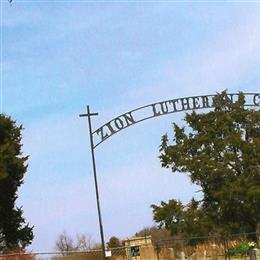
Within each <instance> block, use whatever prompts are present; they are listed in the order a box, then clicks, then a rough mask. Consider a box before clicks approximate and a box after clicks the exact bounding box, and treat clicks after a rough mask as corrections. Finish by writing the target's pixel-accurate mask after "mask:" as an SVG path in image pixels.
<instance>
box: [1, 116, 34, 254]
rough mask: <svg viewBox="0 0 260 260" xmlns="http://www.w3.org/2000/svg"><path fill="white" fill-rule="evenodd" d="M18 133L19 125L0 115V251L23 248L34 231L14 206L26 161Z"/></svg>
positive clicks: (19, 133) (30, 239) (24, 171)
mask: <svg viewBox="0 0 260 260" xmlns="http://www.w3.org/2000/svg"><path fill="white" fill-rule="evenodd" d="M21 131H22V126H16V122H14V121H13V120H11V118H10V117H7V116H5V115H2V114H0V252H1V251H9V250H13V249H17V248H21V249H23V248H25V247H26V246H27V245H29V244H30V243H31V241H32V239H33V232H32V230H33V228H32V227H30V226H29V224H28V223H26V221H25V219H24V218H23V210H22V208H21V207H20V208H18V207H16V205H15V201H16V199H17V190H18V187H19V186H20V185H21V184H22V183H23V177H24V174H25V173H26V170H27V165H26V161H27V159H28V156H23V155H22V151H21V148H22V143H21V140H22V136H21Z"/></svg>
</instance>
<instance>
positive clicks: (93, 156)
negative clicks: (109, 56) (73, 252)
mask: <svg viewBox="0 0 260 260" xmlns="http://www.w3.org/2000/svg"><path fill="white" fill-rule="evenodd" d="M97 115H98V113H91V112H90V108H89V106H87V113H86V114H81V115H79V116H80V117H87V118H88V126H89V138H90V146H91V155H92V166H93V173H94V181H95V191H96V200H97V210H98V220H99V230H100V237H101V243H102V253H103V260H105V259H106V251H105V250H106V249H105V240H104V232H103V225H102V218H101V208H100V202H99V193H98V181H97V172H96V161H95V153H94V141H93V133H92V125H91V117H92V116H97Z"/></svg>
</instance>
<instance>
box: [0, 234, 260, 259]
mask: <svg viewBox="0 0 260 260" xmlns="http://www.w3.org/2000/svg"><path fill="white" fill-rule="evenodd" d="M257 237H258V238H259V237H260V233H247V234H235V235H229V236H225V237H221V236H207V237H189V238H177V237H172V238H170V239H161V240H157V241H152V240H151V239H147V237H143V238H139V239H136V238H133V239H132V240H131V243H128V244H127V241H125V245H127V246H124V247H120V248H112V249H110V250H107V251H106V256H107V259H108V260H224V259H225V260H235V259H236V260H239V259H243V260H249V259H250V260H260V250H259V249H258V250H253V248H254V247H257V245H256V244H252V238H254V240H255V238H257ZM135 241H137V242H135ZM128 242H129V240H128ZM134 243H136V244H134ZM258 248H259V245H258ZM0 260H103V258H102V251H101V250H89V251H84V252H77V251H66V252H49V253H13V254H6V255H0Z"/></svg>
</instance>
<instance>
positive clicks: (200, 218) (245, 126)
mask: <svg viewBox="0 0 260 260" xmlns="http://www.w3.org/2000/svg"><path fill="white" fill-rule="evenodd" d="M244 104H245V98H244V95H243V94H242V93H240V95H239V97H238V100H237V101H236V102H232V101H231V100H229V99H228V97H227V95H226V92H222V93H221V94H218V95H217V96H216V98H215V100H214V107H215V108H214V111H211V112H208V113H205V114H197V113H196V112H195V111H193V112H192V113H191V114H187V115H186V116H185V122H186V124H187V125H186V127H180V126H178V125H177V124H174V125H173V127H174V138H173V140H172V142H170V141H169V138H168V136H167V135H164V136H163V137H162V143H161V147H160V160H161V164H162V166H163V167H165V168H170V169H171V170H172V171H173V172H181V173H187V174H188V175H189V177H190V179H191V181H192V183H195V184H197V185H200V186H201V188H202V192H203V198H202V200H201V201H200V202H196V201H195V200H194V199H193V200H192V201H191V202H190V203H189V204H188V205H183V204H182V203H180V202H178V201H176V200H171V201H169V202H168V203H165V202H162V203H161V205H159V206H156V205H152V208H153V213H154V220H155V221H156V222H157V223H159V224H160V225H161V226H165V227H166V228H167V229H169V230H171V232H172V233H173V234H175V235H180V234H190V235H205V234H209V233H218V234H228V233H240V232H254V231H256V230H257V227H258V226H259V223H260V219H259V218H260V207H259V205H260V111H257V110H250V109H246V108H245V107H244Z"/></svg>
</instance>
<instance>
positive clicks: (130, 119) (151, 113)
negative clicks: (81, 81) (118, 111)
mask: <svg viewBox="0 0 260 260" xmlns="http://www.w3.org/2000/svg"><path fill="white" fill-rule="evenodd" d="M239 94H240V93H231V94H228V93H227V94H226V95H225V96H224V98H225V99H228V100H229V101H230V102H231V103H234V102H236V100H238V96H239ZM243 94H244V96H245V106H248V107H250V106H254V107H259V106H260V93H243ZM216 96H217V94H215V95H203V96H193V97H182V98H176V99H170V100H166V101H161V102H157V103H153V104H150V105H146V106H142V107H139V108H136V109H133V110H131V111H128V112H126V113H124V114H122V115H119V116H117V117H115V118H113V119H111V120H110V121H109V122H107V123H105V124H104V125H102V126H101V127H99V128H97V129H96V130H94V131H92V125H91V117H92V116H97V115H98V113H91V112H90V108H89V106H87V113H86V114H82V115H80V116H86V117H87V118H88V125H89V137H90V147H91V156H92V166H93V173H94V182H95V192H96V201H97V211H98V219H99V229H100V237H101V243H102V258H103V260H106V248H105V240H104V232H103V224H102V218H101V207H100V201H99V192H98V181H97V173H96V162H95V152H94V150H95V148H96V147H97V146H98V145H100V144H101V143H102V142H104V141H105V140H107V139H108V138H109V137H111V136H112V135H114V134H116V133H118V132H119V131H121V130H123V129H125V128H127V127H129V126H131V125H134V124H136V123H139V122H142V121H144V120H147V119H150V118H155V117H158V116H162V115H167V114H172V113H177V112H182V111H189V110H197V109H204V108H208V109H209V108H213V107H215V102H214V97H216Z"/></svg>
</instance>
